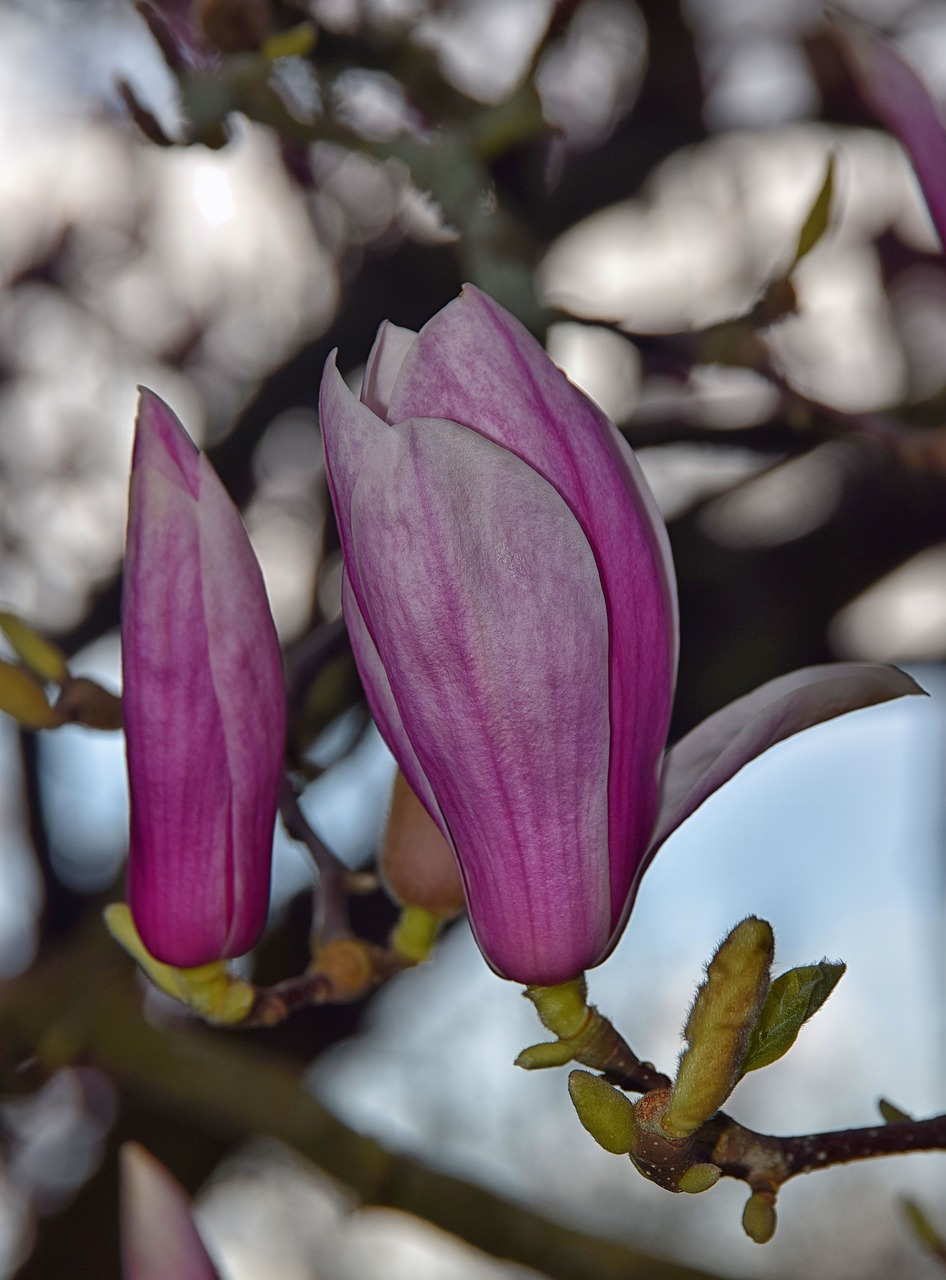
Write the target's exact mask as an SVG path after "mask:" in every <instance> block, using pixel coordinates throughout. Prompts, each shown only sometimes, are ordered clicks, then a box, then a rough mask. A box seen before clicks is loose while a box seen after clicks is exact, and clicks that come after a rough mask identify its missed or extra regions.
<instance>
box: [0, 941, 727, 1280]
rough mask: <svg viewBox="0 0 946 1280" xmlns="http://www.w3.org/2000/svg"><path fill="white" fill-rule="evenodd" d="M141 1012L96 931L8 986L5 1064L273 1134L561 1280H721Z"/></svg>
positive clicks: (117, 959) (337, 1173) (199, 1030)
mask: <svg viewBox="0 0 946 1280" xmlns="http://www.w3.org/2000/svg"><path fill="white" fill-rule="evenodd" d="M139 1004H140V1000H139V996H138V993H137V991H136V988H135V986H134V983H133V982H132V981H131V974H130V968H129V966H128V965H127V962H126V961H125V960H124V959H123V957H122V956H121V954H120V953H119V952H118V951H117V949H116V950H112V949H111V946H110V944H108V943H106V941H105V939H104V936H100V934H99V932H98V930H96V931H95V933H94V934H86V935H84V936H83V937H82V938H80V939H79V940H78V942H77V943H75V944H73V945H71V946H70V947H69V948H68V949H66V950H62V951H60V952H59V953H58V954H57V955H56V956H55V958H53V959H52V960H50V961H49V962H47V963H46V964H44V965H43V966H42V967H41V968H39V969H37V970H35V971H34V972H33V973H31V974H27V975H24V976H23V977H22V978H20V979H18V980H17V982H16V983H14V984H11V985H10V986H8V987H7V988H6V989H5V990H4V991H3V993H2V995H0V1044H3V1045H4V1046H5V1053H6V1054H7V1055H9V1053H10V1052H11V1049H12V1048H13V1046H18V1047H19V1049H20V1050H21V1051H22V1052H26V1053H35V1054H36V1056H37V1058H38V1059H39V1060H40V1062H41V1064H42V1065H43V1066H45V1067H46V1068H48V1069H53V1068H55V1067H57V1066H59V1065H62V1064H64V1063H66V1062H72V1061H76V1060H77V1059H83V1060H86V1061H89V1060H91V1061H92V1062H94V1063H95V1064H97V1065H98V1066H99V1067H101V1068H102V1069H103V1070H105V1071H107V1072H109V1073H110V1074H111V1075H112V1076H113V1077H114V1078H115V1079H116V1080H117V1081H118V1082H119V1083H120V1085H121V1086H122V1087H123V1088H125V1089H127V1090H128V1091H129V1092H130V1093H133V1094H136V1095H138V1096H141V1097H144V1098H146V1099H147V1100H148V1101H150V1102H152V1103H155V1104H156V1105H158V1106H159V1107H162V1108H164V1109H165V1110H167V1111H168V1112H170V1113H176V1114H177V1115H178V1116H181V1117H183V1118H186V1119H187V1121H188V1122H189V1123H191V1124H194V1125H197V1126H199V1127H201V1128H203V1129H205V1130H209V1131H211V1132H213V1133H215V1134H218V1135H224V1136H226V1137H228V1138H232V1139H233V1140H234V1141H238V1140H240V1139H242V1138H244V1137H246V1136H248V1135H251V1134H254V1133H263V1134H268V1135H271V1136H272V1137H275V1138H277V1139H280V1140H281V1141H284V1142H286V1143H288V1144H290V1145H291V1146H292V1147H294V1148H295V1149H296V1150H297V1151H299V1152H300V1153H301V1154H302V1155H304V1156H306V1157H307V1158H308V1159H310V1160H312V1161H313V1162H314V1163H316V1164H317V1165H319V1167H320V1168H322V1169H324V1170H325V1172H326V1173H328V1174H329V1175H331V1176H332V1177H335V1178H337V1179H338V1180H339V1181H341V1182H343V1183H345V1184H346V1185H347V1186H349V1187H351V1188H352V1189H353V1190H354V1191H355V1192H356V1193H357V1194H358V1195H359V1196H360V1197H361V1199H363V1200H364V1201H365V1202H367V1203H370V1204H376V1205H386V1206H389V1207H392V1208H398V1209H402V1210H404V1211H405V1212H407V1213H413V1214H416V1215H418V1216H419V1217H421V1218H425V1219H427V1220H428V1221H430V1222H432V1223H434V1224H436V1225H437V1226H439V1227H441V1228H443V1229H444V1230H446V1231H450V1232H452V1233H454V1234H455V1235H458V1236H460V1237H462V1238H463V1239H465V1240H468V1241H469V1242H470V1243H471V1244H473V1245H475V1246H477V1247H478V1248H481V1249H484V1250H486V1251H487V1252H489V1253H492V1254H494V1255H496V1256H498V1257H503V1258H508V1259H511V1260H513V1261H516V1262H519V1263H521V1264H523V1265H526V1266H531V1267H535V1268H537V1269H538V1270H539V1271H541V1272H544V1273H545V1274H546V1275H548V1276H550V1277H553V1280H587V1277H588V1276H589V1275H593V1276H595V1277H596V1280H634V1277H641V1278H643V1277H645V1276H646V1277H648V1278H651V1280H709V1276H708V1273H706V1272H704V1271H700V1270H698V1269H696V1268H692V1267H687V1266H682V1265H679V1264H676V1263H672V1262H666V1261H663V1260H662V1259H658V1258H654V1257H652V1256H651V1255H649V1254H647V1253H644V1252H642V1251H640V1250H636V1249H632V1248H629V1247H628V1246H625V1245H620V1244H616V1243H613V1242H610V1241H605V1240H599V1239H596V1238H595V1237H593V1236H589V1235H585V1234H583V1233H582V1232H581V1231H576V1230H571V1229H569V1228H568V1227H564V1226H562V1225H560V1224H559V1223H556V1222H553V1221H550V1220H549V1219H547V1218H544V1217H542V1216H541V1215H540V1214H537V1213H534V1212H532V1211H531V1210H529V1209H527V1208H523V1207H522V1206H520V1205H515V1204H512V1203H510V1202H509V1201H506V1200H503V1199H502V1198H501V1197H499V1196H497V1195H494V1194H493V1193H491V1192H489V1191H486V1190H484V1189H483V1188H481V1187H476V1186H473V1185H471V1184H469V1183H466V1182H463V1181H461V1180H460V1179H457V1178H452V1177H448V1176H446V1175H444V1174H441V1173H438V1172H436V1171H434V1170H432V1169H429V1168H427V1167H426V1166H425V1165H423V1164H422V1163H421V1162H419V1161H417V1160H413V1159H410V1158H408V1157H404V1156H397V1155H394V1154H392V1153H391V1152H389V1151H386V1150H385V1149H384V1148H383V1147H382V1146H380V1145H379V1144H378V1143H376V1142H374V1141H372V1140H371V1139H369V1138H364V1137H362V1136H361V1135H359V1134H356V1133H354V1132H353V1131H352V1130H351V1129H349V1128H347V1127H346V1126H345V1125H343V1124H341V1123H340V1122H339V1121H338V1120H336V1119H335V1118H334V1117H333V1116H332V1115H331V1114H330V1113H329V1112H328V1111H326V1110H325V1108H323V1107H321V1106H320V1105H319V1104H318V1103H317V1102H316V1101H315V1099H314V1098H313V1097H312V1096H311V1095H310V1094H308V1093H307V1092H306V1090H305V1089H304V1088H303V1087H302V1086H301V1085H300V1083H299V1081H298V1078H297V1068H296V1067H295V1065H294V1064H293V1063H291V1062H289V1061H287V1060H284V1059H281V1058H279V1057H277V1056H276V1055H274V1054H272V1053H269V1052H267V1051H265V1050H263V1049H261V1048H259V1047H258V1046H257V1045H250V1044H248V1043H247V1042H245V1041H243V1042H238V1041H236V1040H234V1039H232V1038H226V1037H224V1036H221V1035H217V1034H214V1033H213V1032H210V1031H208V1030H206V1029H205V1028H203V1027H200V1026H197V1025H196V1024H194V1025H188V1024H178V1025H174V1026H169V1027H155V1026H153V1025H151V1023H149V1022H148V1021H146V1020H145V1019H144V1018H143V1017H142V1015H141V1012H140V1009H139ZM15 1065H16V1064H15V1063H11V1062H9V1061H7V1062H5V1063H3V1066H4V1067H5V1068H9V1067H11V1066H15Z"/></svg>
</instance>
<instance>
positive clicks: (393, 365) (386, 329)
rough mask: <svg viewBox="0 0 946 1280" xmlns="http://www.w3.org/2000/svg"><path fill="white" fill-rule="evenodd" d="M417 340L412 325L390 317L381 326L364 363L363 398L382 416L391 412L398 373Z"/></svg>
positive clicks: (371, 408) (372, 409)
mask: <svg viewBox="0 0 946 1280" xmlns="http://www.w3.org/2000/svg"><path fill="white" fill-rule="evenodd" d="M416 340H417V334H416V333H415V332H414V330H413V329H402V328H400V327H399V326H398V325H396V324H392V323H391V321H390V320H385V321H384V323H383V324H382V325H381V327H380V328H379V329H378V336H377V337H376V338H375V340H374V346H373V347H372V348H371V351H370V353H369V355H368V363H367V364H366V365H365V376H364V381H363V383H362V388H361V399H362V403H363V404H366V405H367V406H368V408H369V409H370V410H371V411H372V412H373V413H376V414H377V415H378V417H379V418H387V416H388V404H389V403H390V401H391V392H392V391H393V390H394V384H395V382H396V381H397V375H398V374H399V373H400V372H401V365H402V364H403V363H404V357H405V356H406V355H407V353H408V351H410V349H411V347H412V346H413V345H414V343H415V341H416Z"/></svg>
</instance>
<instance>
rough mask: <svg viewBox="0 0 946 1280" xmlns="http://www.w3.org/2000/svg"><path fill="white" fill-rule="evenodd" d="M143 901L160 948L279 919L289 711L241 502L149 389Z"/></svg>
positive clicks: (132, 593)
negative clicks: (276, 839)
mask: <svg viewBox="0 0 946 1280" xmlns="http://www.w3.org/2000/svg"><path fill="white" fill-rule="evenodd" d="M122 653H123V666H124V693H123V705H124V717H125V733H126V741H127V753H128V774H129V784H130V791H131V841H130V854H129V900H130V904H131V908H132V913H133V915H134V918H135V924H136V926H137V928H138V931H139V933H140V934H141V936H142V939H143V940H144V943H145V945H146V946H147V948H148V950H149V951H150V952H151V953H152V955H154V956H155V957H156V958H157V959H159V960H163V961H165V962H166V963H168V964H174V965H178V966H180V967H191V966H193V965H198V964H204V963H206V962H208V961H210V960H217V959H222V958H225V957H228V956H233V955H239V954H241V953H242V952H244V951H246V950H248V949H249V947H250V946H252V945H253V943H254V942H255V941H256V938H257V937H258V936H259V933H260V931H261V929H262V926H263V924H264V922H265V919H266V910H267V905H268V901H269V874H270V861H271V851H272V833H273V827H274V824H275V812H276V797H277V791H278V786H279V780H280V777H281V772H282V758H283V747H284V736H285V707H284V694H283V686H282V671H281V663H280V656H279V646H278V642H277V640H276V634H275V629H274V627H273V622H272V617H271V616H270V612H269V606H268V603H267V600H266V592H265V588H264V586H263V581H262V577H261V575H260V571H259V566H258V564H257V562H256V558H255V556H254V554H253V551H252V548H251V546H250V543H249V539H248V537H247V535H246V530H245V529H244V528H243V525H242V522H241V521H240V516H239V513H238V512H237V510H236V508H235V507H234V505H233V503H232V502H231V501H230V498H229V497H228V495H227V493H226V491H225V489H224V488H223V485H222V484H221V483H220V481H219V479H218V478H217V476H216V475H215V474H214V472H213V469H212V468H211V467H210V464H209V463H208V462H207V460H206V459H205V458H204V457H202V456H201V455H200V454H199V453H198V452H197V450H196V449H195V448H194V447H193V445H192V444H191V442H190V440H189V439H188V437H187V435H186V433H185V432H184V429H183V427H182V426H181V425H180V423H179V422H178V421H177V419H176V418H175V417H174V415H173V414H172V413H171V411H170V409H168V407H167V406H166V405H165V404H164V403H163V402H162V401H160V400H159V399H158V398H157V397H156V396H154V395H152V394H151V393H150V392H142V399H141V407H140V412H139V418H138V431H137V436H136V445H135V456H134V463H133V471H132V482H131V492H130V499H129V517H128V542H127V549H126V559H125V590H124V598H123V611H122Z"/></svg>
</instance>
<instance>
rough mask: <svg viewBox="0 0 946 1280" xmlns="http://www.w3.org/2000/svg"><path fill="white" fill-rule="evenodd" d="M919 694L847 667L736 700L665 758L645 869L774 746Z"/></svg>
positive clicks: (812, 671)
mask: <svg viewBox="0 0 946 1280" xmlns="http://www.w3.org/2000/svg"><path fill="white" fill-rule="evenodd" d="M924 692H925V691H924V690H923V689H921V688H920V686H919V685H918V684H917V683H916V681H915V680H914V679H913V678H912V677H911V676H908V675H907V674H906V673H905V672H903V671H900V670H899V669H898V668H897V667H889V666H883V665H881V664H873V663H858V662H851V663H828V664H826V665H824V666H817V667H804V668H802V669H801V670H800V671H794V672H792V673H791V674H790V675H786V676H779V677H778V678H777V679H775V680H770V681H768V683H767V684H764V685H761V686H760V687H759V688H758V689H756V690H754V691H753V692H752V693H749V694H746V696H745V697H742V698H737V699H736V701H735V702H731V703H730V704H729V705H728V706H726V707H723V708H722V710H720V711H717V712H716V713H715V714H714V715H711V716H709V717H708V718H707V719H706V720H704V721H703V722H702V724H699V725H697V726H696V728H695V729H693V730H691V732H690V733H688V734H686V736H685V737H683V738H681V739H680V741H679V742H678V743H677V744H676V746H674V747H672V748H671V749H670V751H669V752H668V753H667V757H666V761H665V764H664V772H663V786H662V792H661V804H660V810H659V813H658V817H657V823H656V826H655V830H654V836H653V839H652V840H651V843H650V847H649V849H648V857H647V861H649V860H650V858H652V857H653V855H654V853H655V852H656V851H657V849H658V848H659V847H660V846H661V845H662V844H663V843H664V841H665V840H666V839H667V838H668V836H670V835H671V833H672V832H674V831H675V830H676V829H677V827H679V826H680V825H681V823H683V822H684V821H685V820H686V819H687V818H688V817H689V816H690V814H691V813H693V812H694V811H695V810H696V809H698V808H699V806H700V805H701V804H702V803H703V801H704V800H706V799H708V798H709V796H711V795H712V794H713V792H714V791H718V790H719V788H720V787H721V786H722V785H723V783H724V782H728V781H729V779H730V778H732V777H733V776H734V775H735V774H737V773H738V772H739V770H740V769H742V768H743V766H745V765H747V764H749V763H750V761H752V760H755V759H756V757H757V756H760V755H761V754H762V753H763V752H764V751H767V750H768V748H769V747H772V746H774V745H775V744H776V743H777V742H782V741H784V739H786V738H789V737H791V736H792V735H793V734H796V733H800V732H801V730H802V729H808V728H810V727H811V726H812V725H816V724H822V723H824V722H825V721H826V720H833V719H834V718H835V717H836V716H840V715H845V714H846V713H847V712H849V711H857V710H859V709H860V708H862V707H870V706H874V705H876V704H877V703H881V702H888V701H889V700H890V699H892V698H902V697H905V696H909V695H911V694H922V693H924Z"/></svg>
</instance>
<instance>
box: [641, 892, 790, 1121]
mask: <svg viewBox="0 0 946 1280" xmlns="http://www.w3.org/2000/svg"><path fill="white" fill-rule="evenodd" d="M774 951H775V939H774V937H773V935H772V926H771V925H770V924H769V923H768V922H767V921H765V920H759V919H757V918H756V917H755V916H749V917H748V918H747V919H746V920H743V921H741V922H740V923H739V924H737V925H736V927H735V928H734V929H733V930H732V932H731V933H730V935H729V937H728V938H726V939H725V940H724V941H723V942H722V943H721V944H720V946H719V948H718V950H717V952H716V954H715V955H714V957H713V959H712V960H711V961H710V963H709V965H708V966H707V970H706V981H705V982H704V983H703V985H702V986H701V987H700V989H699V990H698V991H697V993H696V999H695V1001H694V1003H693V1008H692V1009H691V1011H690V1017H689V1019H688V1020H687V1025H686V1028H685V1031H684V1034H685V1036H686V1039H687V1042H688V1043H687V1048H686V1049H685V1051H684V1053H683V1056H682V1058H681V1059H680V1066H679V1068H678V1070H677V1080H676V1084H675V1085H674V1087H673V1093H672V1096H671V1099H670V1105H669V1106H668V1108H667V1111H666V1113H665V1115H664V1118H663V1128H664V1131H665V1132H666V1133H667V1134H668V1135H669V1136H670V1137H673V1138H683V1137H686V1136H687V1135H689V1134H691V1133H695V1132H696V1130H697V1129H699V1127H700V1125H702V1124H703V1123H704V1122H705V1121H707V1120H708V1119H709V1118H710V1116H712V1115H714V1114H715V1113H716V1112H717V1111H718V1110H719V1108H720V1107H721V1106H722V1105H723V1103H724V1102H725V1101H726V1099H727V1098H728V1097H729V1095H730V1093H732V1091H733V1089H734V1088H735V1085H736V1083H737V1082H738V1080H739V1078H740V1075H741V1068H742V1063H743V1059H744V1058H745V1055H746V1048H747V1044H748V1042H749V1036H750V1033H751V1031H752V1028H753V1027H754V1026H755V1023H756V1019H757V1018H758V1016H759V1011H760V1009H761V1007H762V1003H763V1001H764V999H765V996H766V992H767V991H768V988H769V970H770V968H771V964H772V957H773V954H774Z"/></svg>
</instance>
